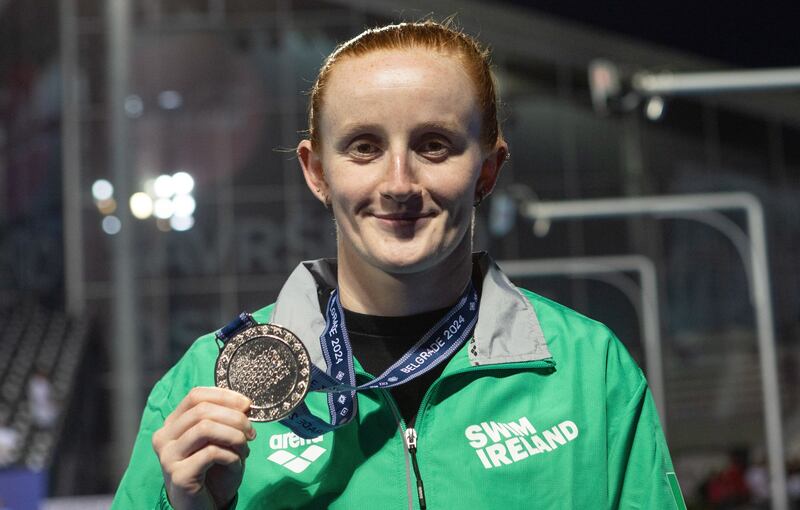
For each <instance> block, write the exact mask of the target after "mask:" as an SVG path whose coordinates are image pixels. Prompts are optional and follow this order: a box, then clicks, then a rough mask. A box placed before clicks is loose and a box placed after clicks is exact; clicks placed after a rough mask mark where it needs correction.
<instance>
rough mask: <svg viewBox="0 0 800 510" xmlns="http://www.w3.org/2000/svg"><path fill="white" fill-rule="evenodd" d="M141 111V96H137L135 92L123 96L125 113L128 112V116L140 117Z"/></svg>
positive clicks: (142, 109) (142, 106)
mask: <svg viewBox="0 0 800 510" xmlns="http://www.w3.org/2000/svg"><path fill="white" fill-rule="evenodd" d="M143 111H144V102H143V101H142V98H141V97H139V96H137V95H136V94H131V95H130V96H128V97H126V98H125V113H127V114H128V117H131V118H134V119H135V118H137V117H141V116H142V112H143Z"/></svg>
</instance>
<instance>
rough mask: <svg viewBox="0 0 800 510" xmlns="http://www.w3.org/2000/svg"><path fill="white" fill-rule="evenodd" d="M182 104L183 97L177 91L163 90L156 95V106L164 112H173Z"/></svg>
mask: <svg viewBox="0 0 800 510" xmlns="http://www.w3.org/2000/svg"><path fill="white" fill-rule="evenodd" d="M182 104H183V96H182V95H181V93H180V92H178V91H177V90H165V91H163V92H161V93H160V94H158V105H159V106H161V108H163V109H165V110H175V109H176V108H180V107H181V105H182Z"/></svg>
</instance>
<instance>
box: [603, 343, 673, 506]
mask: <svg viewBox="0 0 800 510" xmlns="http://www.w3.org/2000/svg"><path fill="white" fill-rule="evenodd" d="M614 340H615V342H616V343H617V347H616V349H617V350H619V351H621V352H611V353H610V358H612V359H610V360H609V367H608V373H607V377H608V382H609V397H608V401H607V417H608V481H609V497H610V503H611V505H610V507H611V508H615V509H617V508H618V509H648V510H649V509H653V510H685V509H686V505H685V504H684V501H683V496H682V495H681V492H680V487H679V486H678V480H677V478H676V476H675V470H674V468H673V466H672V460H671V458H670V454H669V449H668V448H667V444H666V440H665V439H664V433H663V431H662V429H661V424H660V421H659V417H658V412H657V410H656V406H655V402H654V401H653V396H652V394H651V393H650V389H649V388H648V386H647V381H646V380H645V378H644V375H643V374H642V372H641V370H640V369H639V368H638V366H636V364H635V362H634V361H633V360H632V359H631V358H630V356H629V355H628V353H627V351H625V349H624V347H623V346H622V345H621V344H620V343H619V340H616V338H614ZM611 350H612V351H614V350H615V348H614V347H612V349H611ZM613 358H616V359H613ZM615 365H616V366H615Z"/></svg>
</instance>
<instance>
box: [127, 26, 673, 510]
mask: <svg viewBox="0 0 800 510" xmlns="http://www.w3.org/2000/svg"><path fill="white" fill-rule="evenodd" d="M496 105H497V100H496V97H495V90H494V84H493V80H492V76H491V74H490V71H489V61H488V54H487V53H486V52H485V51H484V50H483V49H481V48H480V46H479V45H478V44H477V43H476V42H475V41H474V40H473V39H471V38H469V37H468V36H465V35H463V34H462V33H460V32H457V31H455V30H452V29H451V28H448V27H446V26H443V25H440V24H437V23H434V22H430V21H429V22H423V23H415V24H400V25H393V26H387V27H383V28H380V29H375V30H368V31H366V32H364V33H363V34H361V35H359V36H358V37H356V38H355V39H353V40H351V41H349V42H347V43H345V44H344V45H342V46H340V47H339V48H338V49H337V50H336V51H335V52H334V53H333V54H332V55H331V56H329V57H328V59H327V60H326V62H325V64H324V65H323V67H322V69H321V71H320V75H319V77H318V80H317V83H316V84H315V87H314V89H313V92H312V96H311V105H310V109H309V112H310V113H309V134H310V136H309V139H308V140H303V141H302V142H300V144H299V146H298V149H297V153H298V156H299V161H300V165H301V167H302V170H303V175H304V176H305V179H306V182H307V183H308V186H309V188H310V189H311V192H312V193H313V194H314V195H315V196H316V197H317V198H318V199H319V200H320V201H321V202H322V203H323V204H325V206H326V207H328V208H329V209H330V210H331V211H332V212H333V215H334V218H335V220H336V227H337V240H338V241H337V242H338V244H337V247H338V258H337V260H336V261H330V260H328V261H316V262H308V263H303V264H301V265H300V266H299V267H298V268H297V269H296V270H295V272H294V273H293V274H292V275H291V276H290V277H289V279H288V281H287V282H286V284H285V286H284V288H283V290H282V291H281V293H280V295H279V297H278V300H277V302H276V303H275V304H274V305H271V306H269V307H267V308H265V309H262V310H260V311H258V312H256V313H255V314H254V315H253V317H254V319H255V320H256V321H257V322H260V323H266V322H270V321H273V322H274V323H277V324H281V325H283V326H286V327H287V328H288V329H289V330H291V331H293V332H294V333H296V334H297V335H298V337H299V338H300V339H301V340H302V341H303V343H304V344H305V345H306V347H307V348H308V350H309V351H310V352H311V357H312V361H313V362H314V363H315V364H316V365H317V366H319V367H320V368H321V369H323V370H326V369H329V368H330V366H332V365H333V363H334V361H333V360H332V359H331V358H325V359H324V358H323V356H322V355H321V349H324V345H323V346H322V347H321V345H322V344H321V342H322V343H323V344H324V338H321V335H322V337H324V336H325V335H327V334H328V333H327V332H328V331H329V330H330V329H331V320H332V319H331V316H330V314H331V313H335V309H336V308H335V307H334V306H333V305H332V303H335V304H336V306H341V308H342V309H343V310H344V317H343V318H344V324H342V326H343V327H342V328H341V329H342V330H344V331H346V332H347V333H349V337H350V338H349V339H350V344H352V350H353V353H354V357H355V359H356V360H357V361H356V362H355V366H356V368H355V373H356V375H357V382H358V383H367V382H369V381H370V380H371V379H372V375H370V374H373V375H377V374H381V373H383V372H384V371H385V370H386V369H387V367H389V366H390V365H392V364H393V363H395V362H396V361H397V360H398V359H403V360H405V359H406V358H404V357H403V356H404V353H405V352H406V351H407V350H408V349H409V348H410V347H412V346H414V345H415V344H417V345H421V344H420V343H419V342H423V343H424V342H430V343H429V344H425V345H424V346H423V351H424V354H422V351H419V354H420V355H419V356H416V357H413V356H412V357H411V358H408V361H407V362H406V361H404V362H403V363H401V364H400V365H397V367H396V368H397V370H398V371H397V372H396V373H397V374H400V377H401V378H406V377H407V378H410V380H409V381H407V382H406V383H405V384H402V385H395V386H392V385H389V386H390V387H391V389H366V390H364V391H359V392H358V396H357V400H356V402H354V403H353V406H355V409H357V411H355V410H354V408H353V406H350V405H349V404H341V405H342V406H344V407H345V408H343V409H342V415H343V416H344V414H346V413H345V412H347V413H349V414H348V416H347V419H343V420H342V422H343V423H335V424H334V425H335V426H331V427H330V429H335V430H332V431H329V432H325V433H319V434H317V435H315V434H313V433H304V430H303V428H302V427H299V426H297V425H298V424H297V422H292V421H284V422H272V423H251V422H250V421H249V420H248V419H247V416H246V413H247V411H248V409H249V406H250V401H249V400H248V399H247V398H246V397H243V396H242V395H239V394H237V393H235V392H232V391H229V390H224V389H220V388H214V387H212V386H213V385H214V379H213V377H214V374H213V368H212V367H213V366H214V360H215V358H216V356H217V354H218V347H217V344H216V343H215V339H214V336H213V335H207V336H205V337H202V338H201V339H199V340H198V341H197V342H196V343H195V344H194V345H193V346H192V348H191V349H190V350H189V352H188V353H187V354H186V355H185V356H184V358H183V359H182V360H181V361H180V362H179V363H178V364H177V365H176V366H175V367H173V369H172V370H171V371H170V372H169V373H168V374H167V375H166V376H165V377H164V378H163V379H162V380H161V381H160V382H159V383H158V384H157V385H156V387H155V389H154V390H153V392H152V394H151V395H150V398H149V400H148V406H147V409H146V410H145V414H144V417H143V420H142V428H141V432H140V434H139V438H138V440H137V443H136V446H135V449H134V453H133V458H132V460H131V466H130V468H129V469H128V471H127V473H126V475H125V478H124V479H123V481H122V485H121V487H120V489H119V491H118V493H117V498H116V499H115V508H153V507H157V508H169V507H170V505H171V506H172V507H174V508H176V509H183V508H233V507H235V508H327V507H330V508H354V507H356V506H357V505H362V506H363V505H365V504H366V505H367V506H369V507H372V506H376V505H382V506H385V507H387V508H425V507H429V508H433V509H439V508H461V507H471V508H528V507H532V506H536V507H538V508H592V509H594V508H628V507H630V508H634V507H635V508H648V509H657V508H670V509H671V508H676V507H678V505H679V504H682V499H681V497H680V492H679V489H678V488H677V480H675V478H674V473H672V471H673V470H672V465H671V461H670V459H669V453H668V451H667V448H666V445H665V442H664V439H663V435H662V433H661V429H660V426H659V423H658V417H657V414H656V412H655V408H654V405H653V401H652V397H651V396H650V393H649V391H648V389H647V385H646V382H645V380H644V377H643V376H642V373H641V371H640V370H639V368H638V367H637V366H636V365H635V364H634V362H633V361H632V360H631V358H630V357H629V355H628V354H627V352H626V351H625V349H624V348H623V347H622V346H621V344H620V343H619V341H618V340H616V338H615V337H614V336H613V334H612V333H610V332H609V331H608V330H607V329H606V328H605V327H603V326H602V325H600V324H598V323H596V322H594V321H591V320H589V319H586V318H584V317H582V316H580V315H578V314H576V313H575V312H572V311H570V310H568V309H566V308H564V307H561V306H559V305H557V304H555V303H553V302H550V301H548V300H546V299H544V298H542V297H539V296H537V295H535V294H533V293H530V292H528V291H525V290H522V289H517V288H516V287H514V286H513V285H512V284H511V283H510V282H509V281H508V280H507V278H506V277H505V276H504V275H503V274H502V273H501V272H500V271H499V269H498V268H497V267H496V266H495V265H494V263H493V262H492V261H491V259H490V258H489V257H488V256H487V255H485V254H475V255H473V254H472V252H471V248H472V224H473V217H474V207H475V206H476V205H477V204H479V203H480V202H481V200H483V198H485V196H486V195H488V194H489V193H490V192H491V190H492V188H493V187H494V185H495V182H496V180H497V177H498V172H499V170H500V167H501V166H502V164H503V162H504V160H505V159H506V156H507V154H508V149H507V145H506V143H505V141H504V140H503V138H502V136H501V133H500V128H499V125H498V122H497V106H496ZM478 296H479V297H478ZM332 310H334V312H332ZM454 317H455V318H456V319H454V322H453V323H452V324H451V319H453V318H454ZM336 319H337V318H336V316H334V319H333V320H336ZM326 320H327V328H326ZM459 320H460V321H459ZM476 321H477V322H476ZM442 327H443V328H444V329H445V330H447V329H448V328H451V327H452V333H453V334H452V336H453V337H454V338H453V339H452V341H451V338H450V336H451V335H450V333H448V332H447V331H443V333H442V334H441V335H440V333H439V332H437V331H438V330H437V329H436V328H440V329H441V328H442ZM431 328H433V329H431ZM431 331H433V332H431ZM426 332H428V333H426ZM437 335H439V336H437ZM421 337H422V340H420V338H421ZM445 337H447V338H446V339H445ZM455 337H458V338H455ZM431 338H435V339H436V340H430V339H431ZM439 338H441V341H440V340H439ZM467 338H469V339H468V340H466V339H467ZM445 340H447V342H450V343H447V342H445ZM453 342H455V343H453ZM326 359H327V361H326ZM437 363H438V364H437ZM326 365H329V366H326ZM420 367H422V368H420ZM328 371H329V372H330V370H328ZM420 372H424V373H422V374H421V375H419V376H418V377H416V378H413V376H415V375H417V374H418V373H420ZM394 380H395V381H397V377H395V378H394ZM404 380H405V379H404ZM388 381H392V378H389V379H388ZM400 382H402V381H400ZM386 384H389V383H386ZM392 384H395V383H394V382H393V383H392ZM333 395H337V394H335V393H334V394H333ZM338 395H339V396H336V397H335V398H332V399H331V401H330V402H329V401H328V399H326V397H325V395H324V394H321V393H313V392H312V393H311V394H309V395H308V396H307V397H306V400H305V403H306V404H307V405H308V408H309V409H310V412H311V413H312V414H313V416H316V418H313V417H312V418H313V419H314V420H317V421H316V422H317V423H323V425H324V424H325V423H327V422H326V421H325V418H324V417H325V416H326V414H327V412H326V411H330V417H331V419H334V418H336V417H337V413H335V412H334V410H336V409H339V408H337V407H336V405H337V404H336V402H337V401H339V402H345V401H346V400H347V393H346V392H345V393H340V394H338ZM340 398H341V399H342V400H339V399H340ZM329 404H330V409H329ZM312 418H310V419H312ZM350 419H351V420H352V421H350V422H349V423H345V422H347V421H348V420H350ZM290 429H291V430H290ZM292 430H294V431H295V432H292ZM326 430H327V429H326ZM151 441H152V447H153V448H154V449H155V452H156V455H154V454H153V452H152V450H151V445H150V443H151ZM417 441H418V442H417ZM246 458H247V462H245V459H246ZM245 466H246V467H245Z"/></svg>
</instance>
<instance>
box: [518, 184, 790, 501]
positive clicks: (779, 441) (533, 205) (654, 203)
mask: <svg viewBox="0 0 800 510" xmlns="http://www.w3.org/2000/svg"><path fill="white" fill-rule="evenodd" d="M714 210H717V211H719V210H743V211H744V212H745V213H746V214H747V229H748V232H749V233H750V235H749V244H750V254H751V255H750V257H749V261H747V260H746V261H745V264H747V263H748V262H749V264H751V268H750V269H751V274H752V275H753V278H751V279H750V280H748V281H749V284H750V285H752V289H751V295H752V296H754V297H755V299H754V308H755V316H756V330H757V337H758V349H759V360H760V365H761V380H762V391H763V400H764V421H765V428H766V443H767V454H768V457H769V458H768V462H769V473H770V483H771V485H770V489H771V496H772V508H773V509H774V510H788V508H789V501H788V494H787V488H786V468H785V466H784V462H785V460H784V452H783V448H784V444H783V424H782V422H781V403H780V388H779V384H778V366H777V356H776V352H775V328H774V325H773V319H772V299H771V295H770V292H771V291H770V282H769V268H768V265H767V262H768V259H767V242H766V234H765V223H764V213H763V209H762V207H761V203H760V202H759V201H758V199H757V198H756V197H755V196H754V195H752V194H751V193H744V192H737V193H700V194H689V195H664V196H653V197H635V198H627V197H620V198H611V199H590V200H568V201H561V202H529V203H527V204H525V205H524V206H523V207H522V208H521V211H522V213H523V214H524V215H525V216H527V217H528V218H531V219H534V220H537V219H538V220H542V219H544V220H556V219H577V218H603V217H620V216H638V215H645V214H650V215H659V216H661V217H667V216H670V214H672V215H677V216H681V214H682V213H687V212H703V211H714ZM709 224H710V223H709ZM712 226H713V225H712ZM719 231H720V232H722V233H723V234H724V235H726V236H727V237H728V238H729V239H730V240H731V241H732V242H733V243H734V244H736V243H737V239H736V238H733V237H731V236H730V233H729V232H728V231H727V230H726V229H721V230H719Z"/></svg>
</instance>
